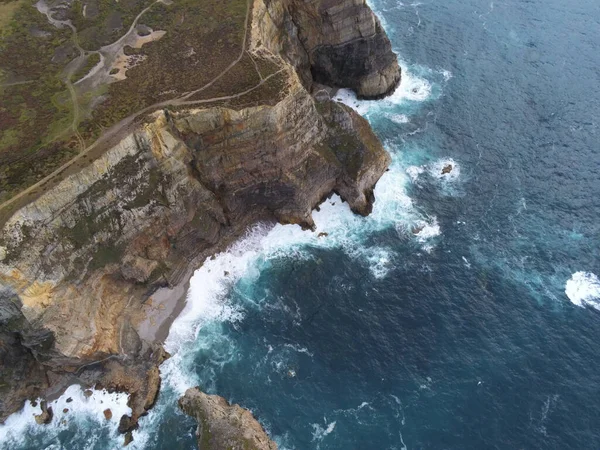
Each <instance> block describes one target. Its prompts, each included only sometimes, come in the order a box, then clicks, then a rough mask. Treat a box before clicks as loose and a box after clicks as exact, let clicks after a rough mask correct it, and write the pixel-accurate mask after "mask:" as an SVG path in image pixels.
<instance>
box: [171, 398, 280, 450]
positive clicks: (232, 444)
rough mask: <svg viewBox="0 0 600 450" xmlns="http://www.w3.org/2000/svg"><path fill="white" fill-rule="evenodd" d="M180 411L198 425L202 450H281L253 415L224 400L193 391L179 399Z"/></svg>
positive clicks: (199, 442)
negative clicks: (233, 449)
mask: <svg viewBox="0 0 600 450" xmlns="http://www.w3.org/2000/svg"><path fill="white" fill-rule="evenodd" d="M179 407H180V408H181V410H182V411H183V412H185V413H186V414H187V415H189V416H191V417H193V418H194V419H196V421H197V422H198V429H197V430H196V438H197V440H198V448H201V449H202V450H227V449H232V448H236V449H237V448H239V449H247V450H277V444H275V442H273V441H272V440H271V439H269V436H268V435H267V433H266V432H265V430H264V428H263V427H262V426H261V424H260V423H258V421H257V420H256V419H255V418H254V416H253V415H252V413H251V412H250V411H248V410H247V409H244V408H242V407H241V406H239V405H230V404H229V402H227V400H225V399H224V398H223V397H219V396H218V395H207V394H205V393H204V392H202V391H200V390H199V389H198V388H190V389H188V390H187V391H186V392H185V395H184V396H183V397H181V398H180V399H179Z"/></svg>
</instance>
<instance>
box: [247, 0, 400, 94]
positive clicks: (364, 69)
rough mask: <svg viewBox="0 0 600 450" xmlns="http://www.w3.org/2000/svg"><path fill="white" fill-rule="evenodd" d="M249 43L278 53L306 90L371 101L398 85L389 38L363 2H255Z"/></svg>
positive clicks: (394, 60) (258, 0) (328, 0)
mask: <svg viewBox="0 0 600 450" xmlns="http://www.w3.org/2000/svg"><path fill="white" fill-rule="evenodd" d="M254 15H255V19H254V21H253V27H254V28H253V36H254V42H255V43H256V44H258V45H264V46H266V47H267V48H269V49H270V50H271V51H273V52H274V53H278V54H282V55H283V56H284V58H286V59H287V60H288V61H289V62H290V63H291V64H293V65H294V66H295V67H296V69H297V70H298V73H299V75H300V77H301V79H302V80H303V82H304V84H305V85H306V86H310V85H311V84H312V82H313V81H314V82H317V83H321V84H325V85H329V86H334V87H340V88H350V89H353V90H354V91H355V92H356V93H357V95H358V97H359V98H365V99H376V98H381V97H385V96H386V95H388V94H389V93H391V92H393V91H394V89H395V88H396V86H398V84H399V83H400V67H399V65H398V60H397V58H396V55H395V54H394V52H393V51H392V46H391V43H390V40H389V39H388V37H387V35H386V34H385V31H384V30H383V28H382V27H381V24H380V22H379V20H378V19H377V17H376V16H375V14H373V11H371V9H370V8H369V7H368V5H367V4H366V1H365V0H312V1H302V2H298V1H294V0H255V3H254Z"/></svg>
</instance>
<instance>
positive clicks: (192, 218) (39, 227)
mask: <svg viewBox="0 0 600 450" xmlns="http://www.w3.org/2000/svg"><path fill="white" fill-rule="evenodd" d="M250 34H251V38H250V39H249V41H248V42H249V43H248V51H251V52H255V53H256V54H260V55H261V57H262V58H270V59H272V60H273V61H275V62H276V64H278V65H279V66H280V67H281V68H282V70H283V71H284V73H285V74H286V80H287V81H286V83H285V86H283V87H282V88H281V91H280V92H279V93H278V97H277V99H275V100H274V99H273V98H268V99H266V98H265V102H264V104H263V105H259V106H252V107H245V108H241V107H239V108H235V107H229V108H228V107H223V106H219V105H213V106H210V107H205V108H198V109H194V108H181V107H180V108H177V109H171V110H170V109H163V110H159V111H156V112H154V113H153V114H151V115H149V116H147V117H146V118H145V119H144V121H143V123H139V124H138V125H137V127H136V128H135V129H134V131H133V132H131V133H130V134H128V135H127V136H125V137H124V138H123V139H122V140H121V141H120V142H119V143H118V144H117V145H114V146H113V147H111V148H109V149H107V151H106V152H104V153H103V154H102V156H100V157H98V158H97V159H95V160H94V161H90V162H89V164H88V165H87V166H85V167H83V168H82V169H81V170H80V171H79V172H77V173H75V174H73V175H71V176H69V177H68V178H66V179H65V180H63V181H61V182H60V183H59V184H57V185H56V186H55V187H54V188H52V189H51V190H49V191H47V192H45V193H44V194H43V195H41V196H40V197H39V198H37V199H36V200H34V201H32V202H31V203H29V204H28V205H27V206H25V207H23V208H21V209H20V210H18V211H17V212H15V213H14V214H13V215H12V217H10V218H9V219H8V220H7V221H6V223H4V225H3V228H2V233H1V235H0V288H1V289H0V365H2V369H3V370H2V375H1V379H0V421H2V420H3V419H4V418H5V417H6V416H7V415H8V414H10V413H12V412H14V411H16V410H17V409H19V408H20V407H21V406H22V404H23V401H24V400H25V399H26V398H35V397H37V396H49V395H55V394H56V393H59V392H60V391H61V389H64V388H65V387H66V386H68V385H69V384H72V383H81V384H83V385H86V386H94V385H95V386H97V387H106V388H107V389H109V390H117V391H127V392H130V393H131V396H130V401H129V403H130V406H131V408H132V410H133V413H132V416H131V417H128V416H124V417H123V418H122V419H121V427H120V429H121V431H122V432H127V431H130V430H132V429H133V428H135V427H136V426H137V420H138V418H139V417H141V416H142V415H143V414H145V413H146V411H147V410H148V409H149V408H150V407H151V406H152V405H153V403H154V401H155V398H156V395H157V393H158V389H159V385H160V378H159V372H158V366H159V365H160V364H161V363H162V362H163V361H164V359H165V358H166V357H168V355H166V354H165V352H164V351H163V350H162V347H161V341H162V339H164V336H165V334H166V330H168V324H169V323H170V322H171V321H172V320H173V319H174V317H176V315H177V308H178V305H179V303H178V300H179V299H180V298H181V297H182V296H183V294H184V293H185V284H186V282H187V281H188V279H189V277H190V275H191V273H192V271H193V270H194V269H195V268H197V267H198V266H200V265H201V263H202V261H203V260H204V259H205V258H206V257H208V256H210V255H211V254H214V253H215V252H217V251H220V250H222V249H224V248H225V247H226V246H227V245H229V244H230V243H231V242H232V241H233V240H235V239H236V238H238V237H239V236H240V235H241V234H242V233H243V232H244V230H246V229H247V227H248V226H249V225H251V224H253V223H256V222H257V221H279V222H281V223H295V224H299V225H301V226H302V227H303V228H306V229H312V228H314V223H313V220H312V216H311V211H312V210H313V208H315V207H316V206H317V205H318V204H319V203H320V202H321V201H322V200H323V199H324V198H326V197H327V196H329V195H331V194H332V193H334V192H335V193H338V194H339V195H340V196H341V197H342V199H344V200H345V201H346V202H348V204H349V205H350V207H351V208H352V210H353V211H354V212H356V213H358V214H362V215H366V214H369V213H370V212H371V209H372V206H373V201H374V198H373V188H374V186H375V183H376V182H377V180H378V179H379V178H380V177H381V175H382V174H383V173H384V171H385V170H386V169H387V167H388V165H389V163H390V158H389V155H388V154H387V153H386V152H385V150H384V149H383V147H382V146H381V143H380V142H379V140H378V139H377V137H376V136H375V135H374V134H373V132H372V130H371V128H370V126H369V124H368V123H367V122H366V121H365V120H364V119H363V118H362V117H360V116H359V115H358V114H356V113H355V112H354V111H353V110H351V109H350V108H348V107H346V106H344V105H342V104H339V103H336V102H334V101H332V100H330V99H329V98H328V96H327V95H318V96H312V95H311V90H312V89H313V86H314V84H315V83H325V84H329V85H331V86H336V87H349V88H352V89H355V90H356V91H357V93H358V94H359V95H360V96H362V97H369V98H376V97H380V96H383V95H385V94H386V93H389V92H390V91H392V90H393V89H394V88H395V86H396V85H397V84H398V82H399V80H400V70H399V68H398V64H397V62H396V57H395V55H394V54H393V53H392V51H391V47H390V43H389V40H388V39H387V37H386V36H385V33H384V32H383V30H382V28H381V26H380V24H379V22H378V20H377V18H376V17H375V16H374V15H373V13H372V12H371V11H370V9H369V8H368V7H367V6H366V4H365V3H364V1H361V0H352V1H348V0H344V1H340V0H315V1H312V2H301V1H296V0H264V1H263V0H256V1H255V3H254V6H253V11H252V26H251V31H250ZM7 369H8V370H7ZM269 445H270V444H269ZM259 448H262V447H259ZM265 448H271V447H265Z"/></svg>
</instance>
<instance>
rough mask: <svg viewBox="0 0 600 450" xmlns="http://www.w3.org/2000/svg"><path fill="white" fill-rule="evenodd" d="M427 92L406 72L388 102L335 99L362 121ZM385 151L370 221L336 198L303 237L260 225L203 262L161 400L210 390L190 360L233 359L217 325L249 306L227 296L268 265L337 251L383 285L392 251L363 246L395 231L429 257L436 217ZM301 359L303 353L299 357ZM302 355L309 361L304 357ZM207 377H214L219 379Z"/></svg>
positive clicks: (180, 322)
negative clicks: (215, 351)
mask: <svg viewBox="0 0 600 450" xmlns="http://www.w3.org/2000/svg"><path fill="white" fill-rule="evenodd" d="M431 90H432V85H431V83H429V81H427V80H425V79H421V78H418V77H414V76H412V75H411V73H410V71H408V70H405V71H404V74H403V81H402V84H401V87H400V88H399V89H398V90H397V92H396V93H395V94H394V95H393V96H391V97H389V98H388V99H384V100H380V101H377V102H371V101H365V102H362V101H360V102H359V101H357V100H356V99H355V98H354V99H352V94H350V93H349V92H348V91H340V92H339V96H341V97H340V98H342V99H343V97H344V96H346V99H345V100H346V101H347V102H350V103H352V102H355V104H354V105H351V106H352V107H355V108H356V106H358V107H359V108H358V111H359V113H362V114H363V115H366V114H367V113H368V112H369V109H370V108H371V107H372V106H374V105H382V104H383V107H386V108H388V109H390V110H392V109H393V108H396V109H397V107H398V105H400V104H405V103H413V104H418V103H419V102H422V101H425V100H427V99H428V98H430V97H431ZM340 98H338V99H340ZM403 112H404V111H403ZM394 114H395V115H392V116H390V119H391V120H392V121H395V122H396V123H407V122H409V121H410V113H409V112H408V111H406V114H397V111H396V113H394ZM388 150H389V151H390V153H391V154H392V160H393V163H392V165H391V167H390V171H388V172H386V173H385V174H384V176H383V177H382V178H381V180H380V181H379V182H378V184H377V186H376V188H375V197H376V203H375V208H374V210H373V212H372V214H371V215H370V216H368V217H367V218H363V217H358V216H356V215H354V214H353V213H352V212H351V211H350V209H349V207H348V205H347V204H345V203H343V202H342V201H341V199H340V198H339V197H338V196H336V195H334V196H333V197H331V198H330V199H328V200H326V201H325V202H324V203H323V204H321V205H320V207H319V209H318V210H317V211H314V212H313V219H314V221H315V224H316V231H315V232H307V231H304V230H302V229H301V228H300V227H299V226H297V225H274V226H272V225H257V226H255V227H253V228H252V229H251V230H249V231H248V233H247V234H246V235H245V236H244V237H243V238H241V239H240V240H238V241H237V242H236V243H235V244H234V245H232V246H231V247H230V248H229V249H228V250H227V251H225V252H223V253H220V254H218V255H216V256H215V257H214V258H211V259H208V260H207V261H205V263H204V264H203V266H202V267H201V268H199V269H198V270H197V271H196V272H195V273H194V275H193V277H192V279H191V280H190V289H189V291H188V295H187V303H186V306H185V308H184V310H183V311H182V312H181V314H180V315H179V317H178V318H177V319H176V320H175V321H174V322H173V324H172V325H171V328H170V333H169V336H168V338H167V340H166V342H165V347H166V349H167V350H168V351H169V352H170V353H171V354H172V355H173V356H172V358H171V359H169V360H167V361H166V362H165V363H164V364H163V365H162V367H161V374H162V377H163V382H164V386H165V390H164V391H163V392H165V394H166V392H167V391H168V392H169V394H168V395H169V396H173V397H174V398H173V399H171V400H173V401H175V400H176V397H177V396H180V395H182V394H183V393H184V392H185V390H186V389H187V388H188V387H190V386H194V385H198V384H202V385H204V386H210V385H211V381H210V380H206V379H199V375H198V374H196V372H195V368H194V358H195V356H196V354H197V351H202V349H203V348H206V349H208V348H210V347H211V346H212V345H217V346H220V350H219V351H220V352H225V354H219V359H220V360H222V363H223V364H225V363H226V362H228V361H231V358H235V348H232V347H233V346H235V343H232V342H227V343H226V344H225V345H223V344H224V340H227V336H226V334H225V333H224V330H223V327H222V324H223V323H225V322H234V323H235V322H236V321H241V320H243V318H244V314H245V307H247V306H248V305H245V304H244V303H242V304H234V303H233V302H232V300H231V295H230V294H231V291H232V289H235V288H236V285H237V284H238V283H242V284H245V285H248V284H252V283H253V282H254V281H255V280H256V279H257V278H258V277H259V276H260V273H261V272H260V271H261V270H264V269H265V268H268V267H269V264H270V261H272V260H277V259H278V258H290V257H293V258H294V259H306V260H309V259H311V258H312V253H311V248H329V249H333V248H337V249H342V250H343V251H344V252H345V253H346V254H347V255H349V256H351V257H353V258H356V259H358V260H360V261H362V262H363V263H364V264H365V265H367V266H368V268H369V270H370V271H371V273H372V275H373V277H374V278H376V279H378V278H383V277H385V276H386V275H387V273H388V272H389V271H390V270H391V269H392V268H393V267H394V257H395V253H394V251H393V249H391V248H385V247H368V246H365V245H363V243H364V242H365V240H366V239H367V238H368V237H369V236H371V235H373V233H375V232H377V231H380V230H384V229H389V228H393V229H396V230H397V232H398V233H399V234H402V235H404V236H406V235H408V236H411V238H412V239H413V240H414V242H415V243H416V244H417V245H420V246H421V247H422V248H423V249H425V250H427V251H430V250H431V248H432V247H433V246H432V244H431V240H432V238H435V237H436V236H439V235H440V234H441V230H440V227H439V225H438V224H437V220H436V219H435V217H423V216H422V215H421V214H419V213H418V212H417V211H416V209H415V208H414V205H413V203H412V200H411V199H410V197H409V196H408V195H407V193H406V186H407V185H408V184H409V183H410V179H409V177H408V176H407V174H406V171H405V167H403V166H402V164H401V158H399V157H398V151H399V149H397V148H396V147H395V146H394V147H392V148H389V149H388ZM415 227H417V228H421V230H420V232H419V233H418V235H415V234H414V229H415ZM241 301H242V302H246V301H248V302H253V303H256V302H258V301H260V300H259V299H252V298H244V299H243V300H241ZM298 351H302V352H304V349H301V350H298ZM306 352H307V354H309V350H308V349H306ZM229 353H231V354H229ZM286 370H287V369H286ZM206 376H207V375H206V374H204V377H206ZM208 376H211V377H217V376H218V374H217V373H212V375H208ZM168 401H170V400H167V399H165V396H163V401H162V402H160V403H161V404H159V405H157V406H156V407H155V409H154V410H153V411H152V412H151V413H150V414H149V416H147V417H146V418H144V419H142V423H144V422H145V424H144V425H143V428H144V429H145V430H146V429H154V428H156V427H155V426H153V425H152V424H156V423H157V422H158V421H159V420H160V417H161V414H163V412H162V411H164V410H165V408H166V402H168ZM326 425H327V426H326V427H324V429H323V433H322V434H321V439H322V437H324V436H326V435H327V434H329V433H331V432H332V431H333V428H334V427H335V422H334V423H332V424H326ZM315 431H317V430H315ZM152 433H153V432H148V431H144V432H143V436H136V441H134V444H135V443H136V442H137V445H136V448H143V446H144V444H143V443H144V442H148V439H151V434H152ZM140 434H142V433H141V432H140ZM276 438H277V437H276ZM281 439H284V438H282V437H280V440H281ZM284 440H285V439H284ZM138 445H140V447H138Z"/></svg>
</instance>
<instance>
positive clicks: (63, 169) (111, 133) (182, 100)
mask: <svg viewBox="0 0 600 450" xmlns="http://www.w3.org/2000/svg"><path fill="white" fill-rule="evenodd" d="M159 1H162V0H157V1H156V2H154V3H152V4H151V5H150V6H148V7H147V8H145V9H144V10H143V11H142V12H140V14H138V16H137V17H136V18H135V20H134V22H133V23H132V25H131V27H130V28H129V30H128V31H127V33H126V34H125V35H124V36H122V37H121V38H120V39H119V40H118V41H115V43H113V44H111V46H112V45H114V44H116V43H118V42H120V41H121V40H122V39H125V38H126V37H127V36H128V35H129V33H131V31H132V30H133V29H134V27H135V26H136V24H137V21H138V20H139V18H140V17H141V16H142V15H143V14H144V13H145V12H146V11H148V10H149V9H150V8H151V7H152V6H153V5H154V4H155V3H158V2H159ZM40 3H41V2H38V4H40ZM246 3H247V6H246V19H245V20H246V22H245V24H244V39H243V41H242V49H241V51H240V54H239V55H238V57H237V58H236V59H235V60H234V61H233V62H232V63H231V64H229V65H228V66H227V67H226V68H225V69H224V70H223V71H222V72H221V73H219V74H218V75H217V76H216V77H214V78H213V79H212V80H211V81H210V82H208V83H207V84H205V85H204V86H202V87H201V88H199V89H196V90H194V91H191V92H187V93H186V94H184V95H183V96H181V97H178V98H175V99H170V100H165V101H163V102H159V103H155V104H154V105H150V106H147V107H146V108H144V109H142V110H140V111H137V112H135V113H133V114H131V115H130V116H128V117H126V118H125V119H123V120H121V121H120V122H118V123H116V124H115V125H113V126H111V127H110V128H109V129H108V130H106V131H105V132H104V133H103V134H102V135H101V136H100V137H99V138H98V139H97V140H96V141H95V142H94V143H93V144H91V145H90V146H88V147H86V148H84V145H83V139H82V138H81V136H80V135H79V133H78V132H77V130H76V127H75V124H76V122H77V121H78V120H79V105H78V103H77V101H76V92H75V89H74V87H73V85H72V83H71V81H70V78H71V76H72V75H73V73H74V70H73V69H71V70H70V71H69V76H68V83H67V88H68V89H69V92H70V93H71V96H72V99H73V100H74V103H73V106H74V112H73V116H74V117H73V125H72V126H73V130H74V131H75V132H76V133H77V135H78V139H80V143H81V144H82V150H81V152H80V153H79V154H77V155H76V156H75V157H73V158H72V159H70V160H69V161H67V162H66V163H64V164H63V165H62V166H60V167H59V168H58V169H56V170H54V171H53V172H52V173H50V174H49V175H47V176H45V177H44V178H42V179H41V180H40V181H38V182H37V183H35V184H33V185H31V186H29V187H28V188H27V189H25V190H23V191H21V192H19V193H18V194H16V195H15V196H14V197H12V198H10V199H9V200H7V201H5V202H4V203H2V204H0V213H2V212H3V210H5V209H7V208H8V207H9V206H11V205H15V203H17V205H16V206H15V207H14V208H13V212H14V211H16V210H17V209H19V208H22V207H23V206H25V205H26V204H28V203H30V202H31V201H33V200H34V199H35V198H37V197H38V196H40V195H42V194H43V192H36V189H40V190H42V191H43V190H44V189H45V188H46V186H48V185H50V184H51V182H52V181H53V179H54V178H55V177H57V176H59V175H64V177H66V176H68V175H69V173H68V170H69V169H71V168H73V167H74V164H75V163H77V162H78V161H80V160H81V159H82V158H83V157H84V156H86V155H90V154H91V153H92V152H93V151H94V150H95V149H97V148H101V147H102V146H103V145H104V144H108V143H109V142H110V141H111V140H112V139H115V138H117V137H119V136H120V135H122V134H123V132H124V131H127V130H128V128H129V127H130V126H131V125H132V124H133V123H134V121H135V120H136V119H137V118H139V117H140V116H142V115H143V114H146V113H148V112H150V111H154V110H158V109H160V108H164V107H167V106H191V105H198V104H203V103H213V102H217V101H223V100H231V99H233V98H237V97H241V96H242V95H245V94H247V93H249V92H251V91H253V90H255V89H257V88H259V87H260V86H261V85H263V84H264V83H266V82H267V81H269V80H270V79H271V78H272V77H274V76H275V75H277V74H279V73H281V72H282V71H283V70H284V69H280V70H279V71H277V72H275V73H273V74H271V75H269V76H268V77H265V78H264V79H261V81H260V82H259V83H258V84H257V85H256V86H254V87H252V88H249V89H247V90H245V91H243V92H239V93H237V94H232V95H228V96H224V97H215V98H209V99H201V100H188V99H189V98H190V97H191V96H193V95H194V94H197V93H199V92H202V91H203V90H205V89H207V88H209V87H210V86H212V85H213V84H214V83H215V82H216V81H218V80H219V79H220V78H222V77H223V76H224V75H225V74H226V73H227V72H229V71H230V70H231V69H232V68H233V67H234V66H235V65H236V64H237V63H239V62H240V60H241V59H242V58H243V57H244V53H245V51H246V43H247V39H248V26H249V23H248V20H249V18H250V12H251V10H252V7H251V0H247V2H246ZM36 6H37V5H36ZM38 9H39V8H38ZM40 12H42V11H41V10H40ZM43 13H45V14H46V15H47V16H48V17H49V14H48V13H47V12H46V11H44V12H43ZM49 20H50V19H49ZM52 21H53V22H54V19H52ZM61 23H62V22H61ZM64 25H66V26H69V27H70V28H71V29H72V30H73V32H74V33H75V34H74V36H75V38H74V39H75V43H76V46H77V48H78V49H79V50H80V51H82V52H85V51H84V50H83V49H82V48H81V47H80V46H79V42H78V39H77V37H76V36H77V30H76V29H75V27H73V26H72V25H71V24H70V23H68V24H66V23H64ZM81 56H82V55H81V54H80V56H79V58H81ZM73 66H74V67H75V66H77V67H78V65H76V64H74V65H73ZM261 78H262V77H261ZM105 147H106V148H110V146H109V145H105ZM103 150H105V149H103ZM100 154H102V152H101V153H100ZM77 170H80V169H77ZM55 184H56V183H55ZM33 194H38V195H36V196H35V197H32V198H25V197H26V196H33ZM10 215H11V214H10V211H9V214H8V216H6V217H1V215H0V226H2V225H3V223H4V221H5V220H6V219H8V218H9V217H10ZM2 219H4V220H2Z"/></svg>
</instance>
